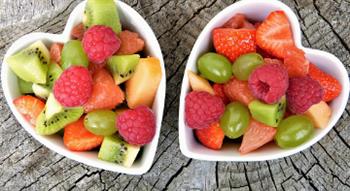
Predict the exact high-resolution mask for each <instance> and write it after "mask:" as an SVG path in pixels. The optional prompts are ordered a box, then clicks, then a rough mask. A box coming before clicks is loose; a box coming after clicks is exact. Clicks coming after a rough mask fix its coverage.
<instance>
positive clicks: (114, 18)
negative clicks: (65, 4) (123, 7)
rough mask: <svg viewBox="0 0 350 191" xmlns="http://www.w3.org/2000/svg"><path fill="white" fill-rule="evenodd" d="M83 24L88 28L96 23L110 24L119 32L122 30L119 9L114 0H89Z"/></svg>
mask: <svg viewBox="0 0 350 191" xmlns="http://www.w3.org/2000/svg"><path fill="white" fill-rule="evenodd" d="M83 24H84V26H85V27H86V28H89V27H91V26H94V25H105V26H109V27H111V28H112V29H113V31H114V32H115V33H117V34H118V33H120V31H121V30H122V26H121V23H120V19H119V14H118V9H117V6H116V3H115V2H114V1H113V0H88V1H87V3H86V6H85V11H84V18H83Z"/></svg>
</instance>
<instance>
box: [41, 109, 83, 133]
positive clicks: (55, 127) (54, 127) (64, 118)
mask: <svg viewBox="0 0 350 191" xmlns="http://www.w3.org/2000/svg"><path fill="white" fill-rule="evenodd" d="M46 110H47V108H45V109H44V110H43V111H42V112H41V113H40V114H39V116H38V118H37V121H36V127H35V130H36V132H37V133H38V134H39V135H52V134H55V133H57V132H58V131H60V130H61V129H63V128H64V127H65V126H66V125H68V124H69V123H72V122H74V121H77V120H78V119H79V118H80V116H82V115H83V113H84V109H83V108H82V107H76V108H69V109H64V110H63V111H62V112H60V113H57V114H55V115H54V116H53V117H51V118H50V119H49V120H47V119H46Z"/></svg>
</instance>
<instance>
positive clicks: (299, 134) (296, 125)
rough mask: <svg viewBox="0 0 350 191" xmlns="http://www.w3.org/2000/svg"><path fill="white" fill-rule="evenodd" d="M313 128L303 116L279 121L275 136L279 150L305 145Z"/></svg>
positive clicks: (294, 116)
mask: <svg viewBox="0 0 350 191" xmlns="http://www.w3.org/2000/svg"><path fill="white" fill-rule="evenodd" d="M313 132H314V126H313V124H312V122H311V121H310V120H309V119H308V118H307V117H305V116H303V115H293V116H290V117H288V118H287V119H284V120H283V121H281V123H280V124H279V126H278V127H277V134H276V136H275V139H276V142H277V145H278V146H279V147H281V148H293V147H297V146H299V145H301V144H303V143H305V142H306V141H307V140H309V138H310V137H311V136H312V134H313Z"/></svg>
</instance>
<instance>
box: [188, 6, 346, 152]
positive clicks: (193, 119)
mask: <svg viewBox="0 0 350 191" xmlns="http://www.w3.org/2000/svg"><path fill="white" fill-rule="evenodd" d="M211 40H212V44H213V47H212V49H211V52H206V53H204V54H202V55H201V56H200V57H199V58H198V60H197V71H198V73H196V72H195V71H186V72H187V75H188V79H189V83H190V87H191V91H190V92H189V93H188V94H187V95H186V98H185V122H186V124H187V126H188V128H191V129H193V132H194V133H193V134H194V136H195V137H196V139H197V140H198V142H199V143H201V144H202V145H204V146H205V147H207V148H209V149H214V150H220V149H221V148H222V146H223V145H224V144H226V142H232V141H229V139H234V140H235V141H234V142H241V144H240V147H239V149H238V151H239V153H240V154H242V155H244V154H247V153H250V152H253V151H255V150H257V149H259V148H261V147H263V146H264V145H266V144H267V143H270V142H274V143H275V144H276V145H277V146H278V147H280V148H281V149H289V148H294V147H297V146H299V145H301V144H303V143H305V142H307V141H308V140H309V139H310V138H312V137H313V133H314V131H315V129H316V128H325V127H327V125H328V123H329V120H330V118H331V115H332V109H331V108H330V106H329V104H330V102H332V100H334V99H335V98H336V97H337V96H338V95H339V94H340V93H341V91H342V87H341V85H340V83H339V82H338V81H337V79H336V78H334V77H333V76H331V75H329V74H327V73H326V72H325V71H322V69H320V68H318V67H317V65H315V64H314V63H310V61H309V60H308V59H307V58H306V56H305V52H304V51H303V50H302V49H300V48H298V47H296V45H295V43H294V40H293V33H292V29H291V24H290V22H289V20H288V17H287V16H286V14H285V13H284V12H283V11H280V10H277V11H273V12H271V13H270V14H269V15H268V16H267V17H266V19H265V20H263V21H252V20H249V19H248V18H247V16H246V15H244V14H236V15H234V16H233V17H232V18H228V21H227V22H226V23H225V24H224V25H223V26H220V27H218V28H215V29H214V30H213V31H212V39H211Z"/></svg>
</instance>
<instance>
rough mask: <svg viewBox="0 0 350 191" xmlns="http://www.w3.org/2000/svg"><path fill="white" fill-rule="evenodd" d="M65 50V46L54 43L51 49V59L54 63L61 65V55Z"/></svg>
mask: <svg viewBox="0 0 350 191" xmlns="http://www.w3.org/2000/svg"><path fill="white" fill-rule="evenodd" d="M62 49H63V44H61V43H53V44H52V45H51V47H50V59H51V61H52V62H56V63H57V64H61V53H62Z"/></svg>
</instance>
